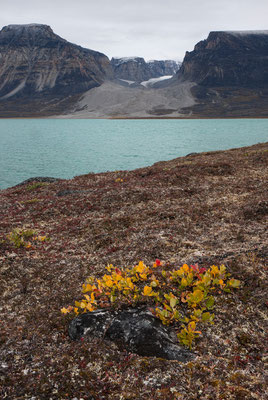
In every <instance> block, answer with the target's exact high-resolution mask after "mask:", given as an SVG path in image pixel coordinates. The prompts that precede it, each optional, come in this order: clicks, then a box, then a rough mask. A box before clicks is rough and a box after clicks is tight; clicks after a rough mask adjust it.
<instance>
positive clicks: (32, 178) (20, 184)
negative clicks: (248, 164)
mask: <svg viewBox="0 0 268 400" xmlns="http://www.w3.org/2000/svg"><path fill="white" fill-rule="evenodd" d="M266 144H268V141H264V142H257V143H254V144H252V145H250V146H242V147H231V148H228V149H224V150H221V149H217V150H209V151H202V152H192V153H189V154H186V155H184V156H179V157H175V158H172V159H170V160H159V161H156V162H155V163H153V164H151V165H148V166H142V167H137V168H134V169H130V170H127V169H123V170H120V172H122V173H123V172H134V171H136V170H139V169H144V168H150V167H153V166H154V165H155V164H158V163H161V162H167V163H168V162H172V161H174V160H176V159H183V158H188V157H189V156H191V155H199V156H201V155H208V154H211V155H213V154H214V153H219V152H226V151H236V150H243V149H251V148H252V147H254V146H259V145H266ZM118 172H119V171H118V170H108V171H107V170H106V171H101V172H88V174H89V173H90V174H93V175H97V174H109V173H110V174H113V173H118ZM86 174H87V173H86ZM86 174H78V175H74V176H72V177H71V178H61V177H59V178H57V177H45V176H38V177H29V178H27V179H25V180H23V181H21V182H19V183H16V184H15V185H12V186H8V187H6V188H0V193H1V192H2V191H3V190H8V189H12V188H15V187H19V186H23V185H25V184H27V182H28V181H31V182H46V181H45V179H48V180H51V179H53V180H55V181H70V180H72V179H75V178H79V177H81V176H83V175H86Z"/></svg>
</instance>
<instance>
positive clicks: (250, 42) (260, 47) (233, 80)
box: [178, 30, 268, 87]
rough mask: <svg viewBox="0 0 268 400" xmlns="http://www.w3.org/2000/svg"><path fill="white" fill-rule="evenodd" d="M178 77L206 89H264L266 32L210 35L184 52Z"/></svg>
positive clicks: (267, 55) (267, 70) (267, 81)
mask: <svg viewBox="0 0 268 400" xmlns="http://www.w3.org/2000/svg"><path fill="white" fill-rule="evenodd" d="M178 78H179V79H180V80H190V81H193V82H196V83H198V84H200V85H202V86H206V87H217V86H224V87H228V86H232V87H233V86H236V87H263V86H265V87H268V30H267V31H241V32H240V31H238V32H236V31H234V32H211V33H210V34H209V36H208V38H207V39H206V40H203V41H201V42H199V43H197V45H196V46H195V48H194V50H193V51H191V52H187V53H186V56H185V58H184V61H183V64H182V67H181V68H180V70H179V72H178Z"/></svg>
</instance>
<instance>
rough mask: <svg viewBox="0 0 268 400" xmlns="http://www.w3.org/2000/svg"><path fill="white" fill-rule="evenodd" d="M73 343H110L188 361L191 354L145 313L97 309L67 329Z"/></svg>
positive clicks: (153, 355) (131, 349) (171, 332)
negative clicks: (86, 340)
mask: <svg viewBox="0 0 268 400" xmlns="http://www.w3.org/2000/svg"><path fill="white" fill-rule="evenodd" d="M69 336H70V337H71V339H72V340H77V339H81V338H82V337H85V336H93V337H99V338H102V339H108V340H112V341H114V342H115V343H117V345H119V347H121V348H124V349H126V350H127V351H130V352H132V353H136V354H138V355H140V356H147V357H160V358H165V359H167V360H178V361H183V362H186V361H189V360H191V359H193V358H194V357H195V356H194V353H192V352H191V351H189V350H187V349H185V348H183V347H182V346H180V345H178V343H176V340H177V338H176V334H175V333H174V332H173V331H172V330H171V329H170V328H168V327H166V326H164V325H163V324H162V322H161V321H160V320H159V319H157V318H156V317H154V315H153V314H152V313H151V312H150V311H149V310H147V309H142V308H141V309H139V308H132V309H130V308H129V309H125V310H119V311H112V310H110V309H107V310H106V309H100V310H95V311H93V312H88V313H84V314H81V315H79V316H77V317H76V318H74V319H73V320H72V321H71V323H70V325H69Z"/></svg>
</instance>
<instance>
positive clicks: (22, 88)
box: [0, 24, 112, 100]
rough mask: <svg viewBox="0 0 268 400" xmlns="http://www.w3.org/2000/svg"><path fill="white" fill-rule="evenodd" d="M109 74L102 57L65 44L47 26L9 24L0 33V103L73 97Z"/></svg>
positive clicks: (109, 71) (108, 67)
mask: <svg viewBox="0 0 268 400" xmlns="http://www.w3.org/2000/svg"><path fill="white" fill-rule="evenodd" d="M111 74H112V71H111V67H110V64H109V59H108V58H107V57H106V56H105V55H104V54H102V53H98V52H96V51H93V50H88V49H85V48H82V47H80V46H77V45H74V44H72V43H69V42H67V41H66V40H64V39H62V38H61V37H59V36H58V35H56V34H55V33H54V32H53V31H52V29H51V28H50V27H49V26H48V25H40V24H29V25H9V26H5V27H4V28H3V29H2V30H1V31H0V100H7V99H11V98H14V97H16V98H22V97H24V98H25V96H26V97H27V96H31V98H33V97H35V96H37V97H38V96H39V97H40V96H41V97H43V98H45V96H46V95H52V96H55V95H56V96H68V95H74V94H77V93H81V92H84V91H86V90H88V89H90V88H93V87H96V86H99V85H100V84H101V83H102V82H103V81H104V80H105V78H106V77H107V76H108V77H109V76H111Z"/></svg>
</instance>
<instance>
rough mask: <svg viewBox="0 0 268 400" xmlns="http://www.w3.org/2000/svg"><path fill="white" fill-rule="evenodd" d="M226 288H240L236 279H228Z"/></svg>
mask: <svg viewBox="0 0 268 400" xmlns="http://www.w3.org/2000/svg"><path fill="white" fill-rule="evenodd" d="M228 286H231V287H233V288H238V287H239V286H240V281H239V280H238V279H230V280H229V281H228Z"/></svg>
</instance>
